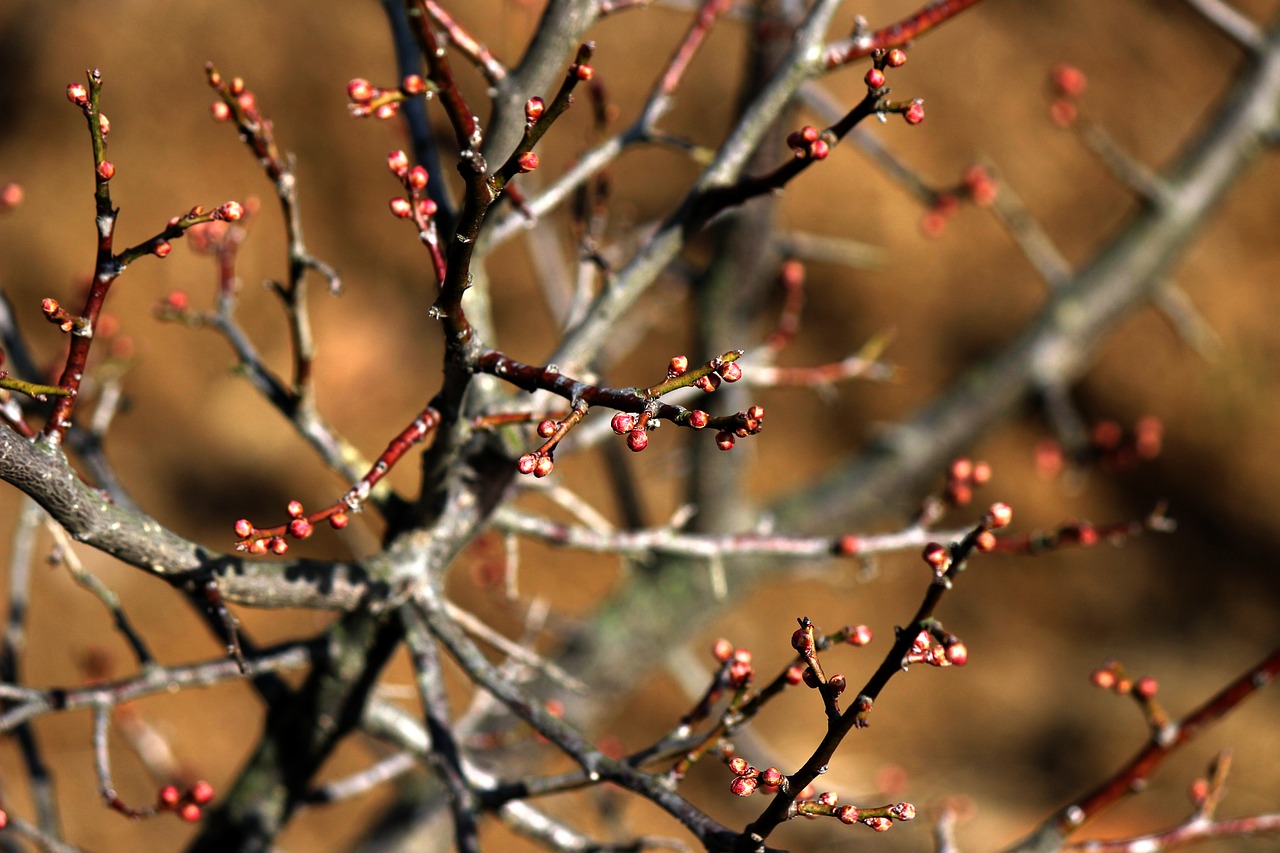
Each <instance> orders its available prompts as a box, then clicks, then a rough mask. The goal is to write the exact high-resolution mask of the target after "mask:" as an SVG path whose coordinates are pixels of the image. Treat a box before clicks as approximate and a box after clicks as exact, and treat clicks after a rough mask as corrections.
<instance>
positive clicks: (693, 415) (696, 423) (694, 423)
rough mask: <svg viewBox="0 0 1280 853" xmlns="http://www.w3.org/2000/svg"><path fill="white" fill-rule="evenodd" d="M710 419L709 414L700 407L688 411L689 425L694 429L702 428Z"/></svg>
mask: <svg viewBox="0 0 1280 853" xmlns="http://www.w3.org/2000/svg"><path fill="white" fill-rule="evenodd" d="M710 421H711V416H710V415H708V414H707V413H706V412H704V411H702V410H701V409H694V410H693V411H692V412H690V413H689V426H691V427H693V428H694V429H702V428H704V427H705V426H706V425H707V424H708V423H710Z"/></svg>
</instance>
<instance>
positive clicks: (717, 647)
mask: <svg viewBox="0 0 1280 853" xmlns="http://www.w3.org/2000/svg"><path fill="white" fill-rule="evenodd" d="M711 656H712V657H714V658H715V659H716V660H718V661H720V662H721V663H724V662H725V661H727V660H728V659H729V658H731V657H733V643H731V642H729V641H728V640H726V639H724V638H723V637H721V638H720V639H718V640H716V641H715V643H714V644H713V645H712V646H711Z"/></svg>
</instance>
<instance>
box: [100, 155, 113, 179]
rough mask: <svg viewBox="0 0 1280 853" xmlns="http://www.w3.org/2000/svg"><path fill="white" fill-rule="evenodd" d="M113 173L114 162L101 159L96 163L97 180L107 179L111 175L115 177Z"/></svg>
mask: <svg viewBox="0 0 1280 853" xmlns="http://www.w3.org/2000/svg"><path fill="white" fill-rule="evenodd" d="M115 174H116V167H115V164H114V163H112V162H111V161H110V160H103V161H102V162H101V163H99V164H98V180H100V181H109V180H111V179H112V178H113V177H115Z"/></svg>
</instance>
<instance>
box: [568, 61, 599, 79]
mask: <svg viewBox="0 0 1280 853" xmlns="http://www.w3.org/2000/svg"><path fill="white" fill-rule="evenodd" d="M569 70H570V71H571V72H572V73H573V74H574V76H576V77H577V78H578V79H579V80H583V81H586V80H590V79H591V78H592V77H594V76H595V75H596V70H595V69H594V68H592V67H591V66H590V65H587V64H586V63H585V62H584V63H582V64H580V65H575V66H573V68H571V69H569Z"/></svg>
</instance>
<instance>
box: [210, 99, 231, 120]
mask: <svg viewBox="0 0 1280 853" xmlns="http://www.w3.org/2000/svg"><path fill="white" fill-rule="evenodd" d="M209 112H211V113H212V114H213V117H214V119H215V120H216V121H226V120H227V119H229V118H231V107H229V106H227V105H226V104H225V103H223V102H222V101H216V102H214V104H213V106H211V107H209Z"/></svg>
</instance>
